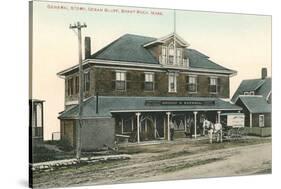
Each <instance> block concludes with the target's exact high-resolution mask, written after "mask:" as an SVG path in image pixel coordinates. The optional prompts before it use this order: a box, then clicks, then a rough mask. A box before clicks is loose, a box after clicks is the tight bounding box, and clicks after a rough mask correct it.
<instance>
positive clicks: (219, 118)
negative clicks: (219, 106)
mask: <svg viewBox="0 0 281 189" xmlns="http://www.w3.org/2000/svg"><path fill="white" fill-rule="evenodd" d="M218 123H221V111H218Z"/></svg>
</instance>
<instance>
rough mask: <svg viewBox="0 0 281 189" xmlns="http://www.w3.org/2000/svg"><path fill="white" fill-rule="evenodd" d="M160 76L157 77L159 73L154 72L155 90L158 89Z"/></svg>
mask: <svg viewBox="0 0 281 189" xmlns="http://www.w3.org/2000/svg"><path fill="white" fill-rule="evenodd" d="M157 79H158V77H157V73H154V90H157V89H158V80H157Z"/></svg>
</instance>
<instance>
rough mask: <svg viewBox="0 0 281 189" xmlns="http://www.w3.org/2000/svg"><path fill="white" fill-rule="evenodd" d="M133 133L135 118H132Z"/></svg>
mask: <svg viewBox="0 0 281 189" xmlns="http://www.w3.org/2000/svg"><path fill="white" fill-rule="evenodd" d="M132 131H134V116H133V117H132Z"/></svg>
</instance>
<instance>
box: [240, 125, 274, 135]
mask: <svg viewBox="0 0 281 189" xmlns="http://www.w3.org/2000/svg"><path fill="white" fill-rule="evenodd" d="M245 129H246V130H247V133H248V134H249V135H256V136H262V137H266V136H271V127H252V128H250V127H245Z"/></svg>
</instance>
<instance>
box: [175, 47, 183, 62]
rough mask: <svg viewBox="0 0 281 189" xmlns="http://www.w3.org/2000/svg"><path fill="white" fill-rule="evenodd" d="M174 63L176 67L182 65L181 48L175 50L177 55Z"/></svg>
mask: <svg viewBox="0 0 281 189" xmlns="http://www.w3.org/2000/svg"><path fill="white" fill-rule="evenodd" d="M176 55H177V56H176V62H177V64H178V65H182V48H177V54H176Z"/></svg>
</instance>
